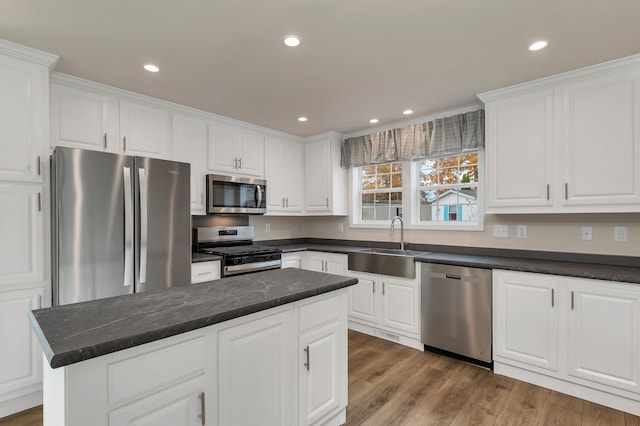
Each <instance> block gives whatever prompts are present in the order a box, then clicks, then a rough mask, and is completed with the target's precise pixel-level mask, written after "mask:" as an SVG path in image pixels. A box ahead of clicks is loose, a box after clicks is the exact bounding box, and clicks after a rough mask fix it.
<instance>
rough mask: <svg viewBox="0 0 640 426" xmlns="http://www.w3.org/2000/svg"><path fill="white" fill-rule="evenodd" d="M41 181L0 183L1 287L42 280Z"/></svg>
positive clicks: (42, 214) (42, 215)
mask: <svg viewBox="0 0 640 426" xmlns="http://www.w3.org/2000/svg"><path fill="white" fill-rule="evenodd" d="M41 191H42V187H41V186H40V185H25V184H5V183H0V235H2V238H0V287H1V286H3V285H10V284H22V283H38V282H42V281H43V280H44V231H43V221H44V219H43V217H44V213H43V212H42V207H43V205H44V204H43V200H42V195H41Z"/></svg>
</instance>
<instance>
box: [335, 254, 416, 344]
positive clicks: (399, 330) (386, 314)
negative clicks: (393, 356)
mask: <svg viewBox="0 0 640 426" xmlns="http://www.w3.org/2000/svg"><path fill="white" fill-rule="evenodd" d="M419 268H420V264H419V263H418V264H416V278H413V279H411V278H399V277H392V276H387V275H376V274H368V273H364V272H355V271H348V272H347V275H349V276H351V277H355V278H357V279H358V284H356V285H354V286H351V287H349V310H348V313H349V326H350V328H353V329H356V330H358V331H362V332H365V333H369V334H374V335H378V336H381V337H385V338H391V339H392V340H396V341H398V342H399V343H402V344H405V345H407V346H411V347H415V348H417V349H424V347H422V344H421V343H420V280H419V278H418V277H419V276H420V270H419ZM362 326H364V327H362Z"/></svg>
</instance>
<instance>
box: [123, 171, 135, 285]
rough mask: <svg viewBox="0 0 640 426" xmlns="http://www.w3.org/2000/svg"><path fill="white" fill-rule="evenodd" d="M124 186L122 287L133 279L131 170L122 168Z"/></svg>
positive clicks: (129, 283)
mask: <svg viewBox="0 0 640 426" xmlns="http://www.w3.org/2000/svg"><path fill="white" fill-rule="evenodd" d="M122 177H123V179H122V181H123V185H124V286H125V287H129V286H130V285H131V278H132V277H133V274H132V272H133V208H132V206H133V197H132V196H131V168H130V167H123V168H122Z"/></svg>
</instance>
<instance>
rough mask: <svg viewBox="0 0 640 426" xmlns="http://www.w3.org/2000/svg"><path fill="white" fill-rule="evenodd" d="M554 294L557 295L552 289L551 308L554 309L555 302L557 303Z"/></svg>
mask: <svg viewBox="0 0 640 426" xmlns="http://www.w3.org/2000/svg"><path fill="white" fill-rule="evenodd" d="M554 293H555V291H554V289H551V307H552V308H553V305H554V302H555V299H554V297H555V294H554Z"/></svg>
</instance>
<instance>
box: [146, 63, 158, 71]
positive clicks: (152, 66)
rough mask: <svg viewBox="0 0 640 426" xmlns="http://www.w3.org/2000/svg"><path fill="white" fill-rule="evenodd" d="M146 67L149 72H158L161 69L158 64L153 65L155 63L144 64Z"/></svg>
mask: <svg viewBox="0 0 640 426" xmlns="http://www.w3.org/2000/svg"><path fill="white" fill-rule="evenodd" d="M144 69H145V70H147V71H149V72H158V71H160V68H158V67H157V66H155V65H153V64H147V65H145V66H144Z"/></svg>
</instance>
